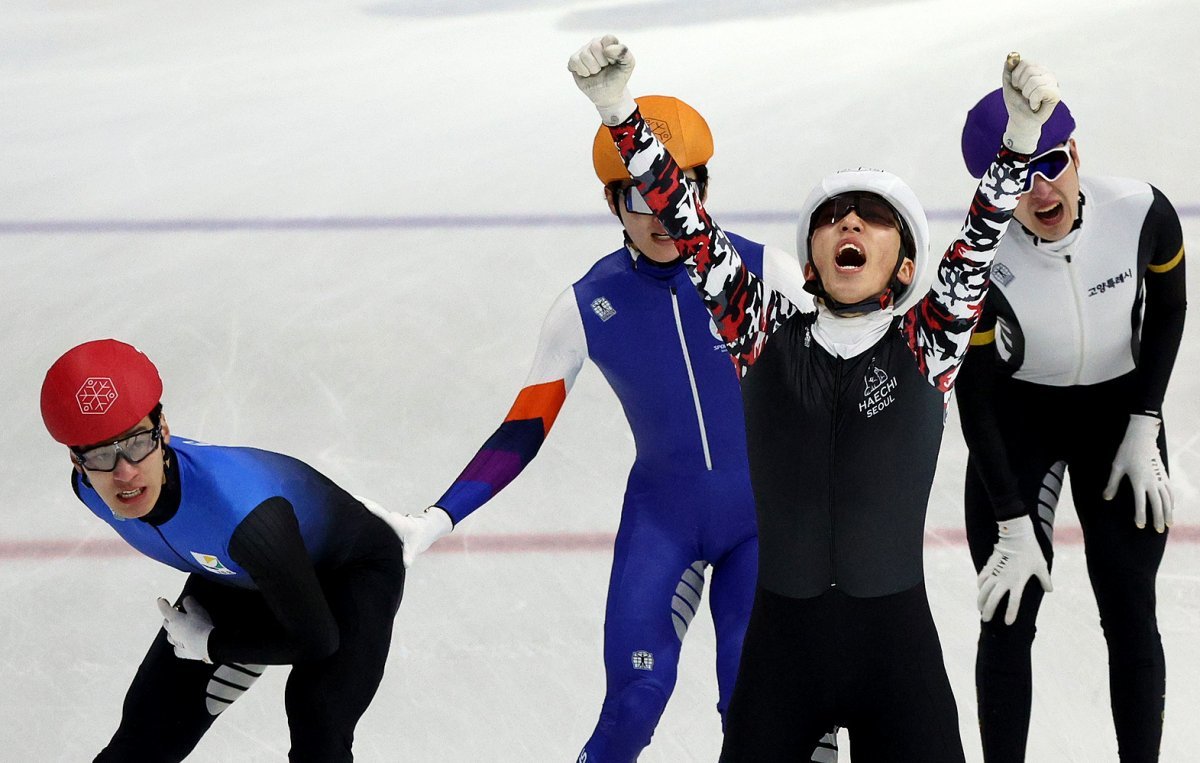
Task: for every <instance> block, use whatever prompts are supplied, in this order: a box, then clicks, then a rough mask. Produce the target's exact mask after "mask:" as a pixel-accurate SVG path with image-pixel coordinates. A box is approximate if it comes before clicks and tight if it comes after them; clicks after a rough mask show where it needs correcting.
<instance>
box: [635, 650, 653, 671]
mask: <svg viewBox="0 0 1200 763" xmlns="http://www.w3.org/2000/svg"><path fill="white" fill-rule="evenodd" d="M633 669H634V670H654V655H653V654H651V653H650V652H647V651H646V650H645V649H639V650H637V651H636V652H634V653H633Z"/></svg>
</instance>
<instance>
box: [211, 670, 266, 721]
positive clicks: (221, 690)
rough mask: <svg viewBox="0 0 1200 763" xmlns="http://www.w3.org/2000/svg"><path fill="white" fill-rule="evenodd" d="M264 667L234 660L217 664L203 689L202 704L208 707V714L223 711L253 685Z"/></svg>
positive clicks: (218, 713) (216, 713)
mask: <svg viewBox="0 0 1200 763" xmlns="http://www.w3.org/2000/svg"><path fill="white" fill-rule="evenodd" d="M266 669H267V666H266V665H246V664H240V663H235V662H234V663H228V664H223V665H218V666H217V669H216V670H214V671H213V674H212V678H210V679H208V686H207V687H206V688H205V690H204V706H205V707H206V708H207V709H208V714H209V715H220V714H221V713H222V712H224V711H225V708H227V707H229V706H230V705H232V704H233V702H234V700H236V699H237V698H238V697H240V696H242V695H243V694H245V693H246V690H247V689H249V688H250V687H251V686H253V685H254V682H255V681H257V680H258V677H259V676H261V675H262V674H263V671H264V670H266Z"/></svg>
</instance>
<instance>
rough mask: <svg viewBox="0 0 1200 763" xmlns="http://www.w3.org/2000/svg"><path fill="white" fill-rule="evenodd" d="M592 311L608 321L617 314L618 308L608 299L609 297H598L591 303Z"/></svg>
mask: <svg viewBox="0 0 1200 763" xmlns="http://www.w3.org/2000/svg"><path fill="white" fill-rule="evenodd" d="M591 306H592V312H594V313H595V314H596V315H597V316H598V317H599V318H600V320H602V321H607V320H608V319H609V318H611V317H613V316H614V315H616V314H617V309H616V308H615V307H613V306H612V303H611V302H609V301H608V297H596V298H595V299H593V300H592V303H591Z"/></svg>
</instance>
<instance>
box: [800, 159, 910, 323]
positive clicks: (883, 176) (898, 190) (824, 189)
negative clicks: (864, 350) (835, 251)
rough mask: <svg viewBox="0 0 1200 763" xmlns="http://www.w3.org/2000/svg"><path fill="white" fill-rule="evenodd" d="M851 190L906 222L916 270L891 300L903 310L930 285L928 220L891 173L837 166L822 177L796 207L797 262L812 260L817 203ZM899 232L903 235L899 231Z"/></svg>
mask: <svg viewBox="0 0 1200 763" xmlns="http://www.w3.org/2000/svg"><path fill="white" fill-rule="evenodd" d="M854 191H861V192H864V193H873V194H875V195H877V196H880V197H882V198H883V200H884V201H886V202H887V203H888V204H890V205H891V206H892V209H894V210H896V213H897V214H898V215H899V216H900V219H901V220H903V221H904V224H905V225H906V226H908V232H909V234H910V235H911V236H912V244H913V251H912V257H913V264H914V265H916V272H915V273H914V274H913V279H912V283H911V284H909V285H908V286H907V287H905V289H904V290H903V292H901V293H899V294H896V295H895V296H894V297H893V302H892V307H893V310H894V312H896V313H904V312H906V311H907V310H908V309H909V308H911V307H912V306H913V305H915V304H917V302H919V301H920V300H921V298H922V297H924V296H925V294H926V292H928V291H929V288H930V286H932V285H933V276H934V272H933V271H934V267H933V263H931V262H930V257H929V221H928V220H927V219H926V218H925V210H924V209H923V208H922V207H921V202H920V201H918V200H917V195H916V194H915V193H913V191H912V189H911V188H909V187H908V184H907V183H905V182H904V181H903V180H901V179H900V178H898V177H896V176H895V175H893V174H892V173H890V172H885V171H884V170H872V169H866V168H862V167H860V168H858V169H854V170H840V171H838V172H834V173H832V174H830V175H826V176H825V177H824V178H822V179H821V182H820V183H818V184H817V187H816V188H813V190H812V193H810V194H809V195H808V199H807V200H805V202H804V206H803V207H801V208H800V223H799V226H798V227H797V230H796V252H797V253H798V254H799V256H800V261H801V262H803V263H810V262H812V250H811V248H810V247H809V239H810V237H811V236H812V230H811V228H812V216H813V213H814V212H816V211H817V207H819V206H821V204H823V203H825V201H827V200H829V199H831V198H833V197H834V196H838V195H840V194H843V193H852V192H854ZM901 236H902V237H903V233H902V234H901ZM818 296H824V295H821V294H818Z"/></svg>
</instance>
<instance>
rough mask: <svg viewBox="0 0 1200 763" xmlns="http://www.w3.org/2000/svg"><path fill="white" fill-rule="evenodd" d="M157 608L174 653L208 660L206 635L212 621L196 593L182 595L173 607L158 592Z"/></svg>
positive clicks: (211, 625)
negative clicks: (181, 599) (177, 605)
mask: <svg viewBox="0 0 1200 763" xmlns="http://www.w3.org/2000/svg"><path fill="white" fill-rule="evenodd" d="M158 611H159V612H161V613H162V616H163V628H164V629H165V630H166V631H167V641H168V642H169V643H170V644H171V646H173V647H175V656H176V657H179V658H180V659H184V660H200V661H201V662H207V663H210V664H211V663H212V660H211V659H209V657H208V637H209V635H210V634H212V630H213V622H212V618H211V617H209V615H208V611H207V610H205V609H204V607H202V606H200V602H198V601H196V597H194V596H185V597H183V601H182V602H180V605H179V608H178V609H176V608H175V607H172V606H171V602H169V601H167V600H166V599H164V598H162V597H161V596H160V597H159V598H158Z"/></svg>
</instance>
